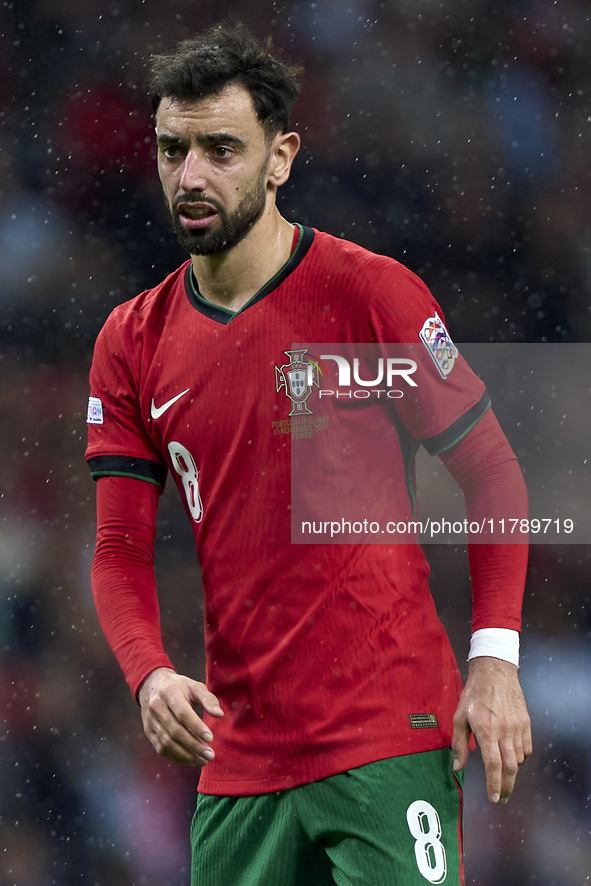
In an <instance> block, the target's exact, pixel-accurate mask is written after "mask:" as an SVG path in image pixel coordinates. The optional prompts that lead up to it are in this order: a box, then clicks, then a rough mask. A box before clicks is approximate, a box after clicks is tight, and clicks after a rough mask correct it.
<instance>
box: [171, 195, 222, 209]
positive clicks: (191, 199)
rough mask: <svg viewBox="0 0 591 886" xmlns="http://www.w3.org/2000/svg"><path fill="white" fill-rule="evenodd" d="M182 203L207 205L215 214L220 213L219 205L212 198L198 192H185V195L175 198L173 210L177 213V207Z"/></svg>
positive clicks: (220, 207)
mask: <svg viewBox="0 0 591 886" xmlns="http://www.w3.org/2000/svg"><path fill="white" fill-rule="evenodd" d="M183 203H207V205H208V206H212V207H213V208H214V209H215V210H216V211H217V212H221V211H222V206H221V204H220V203H219V202H218V201H217V200H216V199H215V198H214V197H208V196H207V195H206V194H202V193H201V192H199V191H187V193H186V194H182V195H181V196H180V197H177V199H176V200H175V201H174V203H173V209H176V210H177V211H178V208H179V206H181V205H182V204H183Z"/></svg>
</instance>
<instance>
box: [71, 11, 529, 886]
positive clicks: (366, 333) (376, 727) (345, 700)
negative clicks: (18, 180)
mask: <svg viewBox="0 0 591 886" xmlns="http://www.w3.org/2000/svg"><path fill="white" fill-rule="evenodd" d="M297 73H298V72H297V69H295V68H292V67H290V66H288V65H286V64H284V63H283V62H281V61H279V60H278V59H276V58H274V57H273V56H272V55H270V54H269V52H268V50H267V49H266V48H264V47H261V46H259V45H257V43H256V42H255V41H254V40H253V38H252V37H251V36H250V35H249V34H248V33H247V32H246V30H245V29H244V28H242V27H236V28H234V29H227V28H224V27H219V28H216V29H213V30H212V31H209V32H207V33H206V34H204V35H202V36H201V37H199V38H198V39H196V40H191V41H187V42H185V43H183V44H181V46H180V47H178V49H177V50H176V51H175V52H173V53H172V54H171V55H167V56H161V57H159V58H157V59H156V60H155V62H154V65H153V70H152V79H151V88H152V98H153V104H154V108H155V112H156V133H157V143H158V170H159V175H160V180H161V182H162V187H163V190H164V196H165V199H166V203H167V206H168V208H169V211H170V215H171V219H172V224H173V227H174V229H175V232H176V234H177V236H178V239H179V241H180V242H181V244H182V245H183V247H185V248H186V249H187V251H188V252H189V254H190V256H191V259H190V261H188V262H186V263H185V264H184V265H183V266H182V267H181V268H180V269H178V270H177V271H175V272H174V273H173V274H171V275H170V276H169V277H168V278H167V279H166V280H165V281H164V282H163V283H162V284H161V285H160V286H158V287H156V288H155V289H153V290H151V291H149V292H145V293H142V294H141V295H140V296H138V297H137V298H136V299H133V300H132V301H131V302H128V303H126V304H124V305H121V306H119V307H118V308H116V309H115V311H114V312H113V314H112V315H111V317H110V318H109V320H108V321H107V323H106V325H105V327H104V329H103V331H102V332H101V335H100V336H99V338H98V340H97V344H96V348H95V355H94V361H93V368H92V371H91V398H90V401H89V419H88V421H89V446H88V451H87V458H88V461H89V464H90V467H91V471H92V474H93V476H94V477H95V479H97V480H98V484H97V508H98V536H97V549H96V555H95V560H94V565H93V591H94V596H95V601H96V605H97V610H98V613H99V617H100V619H101V623H102V626H103V629H104V631H105V634H106V636H107V639H108V640H109V643H110V644H111V646H112V648H113V650H114V652H115V654H116V655H117V657H118V660H119V662H120V664H121V666H122V668H123V670H124V673H125V675H126V678H127V680H128V682H129V685H130V688H131V690H132V692H133V694H134V695H135V696H136V697H137V698H138V700H139V703H140V705H141V711H142V720H143V724H144V729H145V732H146V735H147V736H148V738H149V739H150V741H151V742H152V744H153V745H154V747H155V748H156V750H157V751H158V752H159V753H161V754H163V755H164V756H166V757H168V758H169V759H171V760H176V761H177V762H179V763H185V764H187V765H196V766H202V767H204V768H203V771H202V774H201V778H200V783H199V797H198V805H197V811H196V814H195V817H194V820H193V828H192V847H193V866H192V883H193V886H197V884H199V886H204V884H213V883H215V884H219V883H228V884H229V883H232V884H245V886H246V884H248V886H251V884H292V883H293V884H301V883H306V884H308V883H319V884H320V883H332V882H338V883H342V884H362V883H363V884H365V883H367V884H370V883H371V884H372V886H373V884H379V883H388V884H392V883H399V884H404V886H408V884H415V883H416V884H419V883H425V882H431V883H442V882H446V883H454V884H456V883H460V882H463V875H462V861H461V776H462V772H461V771H462V770H463V768H464V766H465V763H466V760H467V757H468V750H469V741H470V735H471V733H474V735H475V736H476V739H477V741H478V743H479V745H480V747H481V751H482V755H483V758H484V763H485V767H486V774H487V789H488V793H489V797H490V798H491V800H492V801H493V802H504V801H506V800H507V799H508V797H509V795H510V793H511V791H512V788H513V783H514V780H515V775H516V772H517V768H518V765H519V764H521V763H522V762H523V761H524V760H525V758H526V757H527V756H528V755H529V753H530V752H531V737H530V731H529V720H528V716H527V711H526V708H525V703H524V701H523V696H522V694H521V690H520V688H519V683H518V679H517V655H518V634H517V631H518V630H519V626H520V622H519V619H520V608H521V600H522V595H523V584H524V577H525V568H526V557H527V555H526V552H525V548H524V547H523V546H510V545H500V546H499V545H477V544H473V545H471V546H470V550H469V556H470V563H471V570H472V580H473V593H474V620H473V628H474V635H473V642H472V648H471V661H470V666H469V668H470V670H469V676H468V681H467V684H466V687H465V688H464V690H463V691H462V690H461V684H460V680H459V675H458V671H457V667H456V665H455V662H454V660H453V655H452V653H451V649H450V647H449V642H448V640H447V637H446V635H445V632H444V630H443V628H442V626H441V624H440V622H439V621H438V619H437V616H436V613H435V609H434V605H433V601H432V599H431V597H430V594H429V591H428V588H427V575H428V568H427V565H426V562H425V559H424V556H423V553H422V551H421V549H420V547H419V546H418V545H416V544H391V545H385V544H384V545H382V544H380V545H372V544H358V545H355V544H343V545H329V544H323V545H315V544H303V545H302V544H297V545H292V544H291V536H290V491H291V490H290V450H291V443H292V441H291V434H290V433H287V434H283V433H278V430H282V429H284V428H285V427H287V428H288V430H289V428H290V427H291V429H292V432H293V429H294V427H295V424H294V422H295V418H294V419H290V418H289V416H290V414H295V413H294V412H293V410H297V404H296V400H297V398H298V396H300V395H299V394H296V393H294V392H295V391H296V386H294V385H292V387H291V388H290V387H289V385H290V384H291V382H289V381H287V380H286V375H285V374H284V375H281V372H282V371H285V372H286V373H287V372H289V371H291V370H289V369H285V366H281V365H280V364H281V363H285V360H286V355H288V356H290V355H291V357H290V359H291V363H289V364H288V365H292V364H294V361H295V364H296V365H303V366H304V368H306V366H307V365H310V364H309V362H307V358H306V357H305V354H304V353H300V354H299V355H297V354H296V355H295V356H294V353H295V352H294V351H293V349H292V343H293V342H306V341H308V342H335V341H337V342H339V341H341V342H369V343H372V342H374V343H388V342H400V343H413V342H414V343H416V342H420V341H421V339H420V338H419V333H420V332H421V331H423V339H422V340H423V343H424V344H425V335H426V333H425V330H428V329H429V328H431V327H433V324H435V325H436V326H437V335H438V336H439V337H440V338H441V337H443V340H444V343H447V344H448V345H449V347H450V348H451V347H452V345H451V340H450V339H449V337H448V335H447V331H446V330H445V327H444V326H443V322H442V320H441V316H442V315H441V311H440V308H439V307H438V305H437V304H436V302H435V301H434V299H433V297H432V296H431V294H430V293H429V292H428V290H427V289H426V288H425V287H424V286H423V284H422V283H421V282H420V281H419V280H418V279H417V278H416V277H414V275H413V274H411V272H410V271H408V270H407V269H405V268H404V267H403V266H402V265H400V264H398V263H397V262H395V261H393V260H392V259H389V258H386V257H383V256H376V255H373V254H371V253H368V252H367V251H365V250H363V249H361V248H359V247H357V246H355V245H353V244H351V243H347V242H345V241H340V240H337V239H335V238H333V237H330V236H329V235H327V234H322V233H320V232H317V231H313V230H311V229H308V228H303V227H301V226H299V225H295V226H294V225H292V224H290V223H289V222H287V221H286V220H285V219H284V218H282V217H281V215H280V214H279V212H278V210H277V207H276V205H275V198H276V193H277V189H278V188H279V187H280V186H281V185H282V184H283V183H284V182H285V181H286V180H287V178H288V176H289V172H290V168H291V163H292V161H293V159H294V157H295V155H296V153H297V150H298V147H299V137H298V135H297V134H296V133H295V132H292V131H290V129H289V109H290V107H291V104H292V103H293V101H294V100H295V98H296V96H297V93H298V86H297ZM425 347H427V344H425ZM290 349H291V350H290ZM430 356H431V357H433V360H431V361H430V365H431V369H432V371H431V372H430V373H428V372H427V371H426V370H425V369H424V367H422V368H421V372H422V382H424V384H423V386H422V390H423V391H424V397H425V398H426V402H427V403H428V405H427V406H422V405H421V401H420V399H419V401H418V402H417V401H416V400H415V401H413V406H412V408H411V407H409V406H403V405H399V404H397V405H396V410H397V413H396V416H395V415H394V411H393V410H392V411H391V412H388V413H387V414H388V415H390V417H391V424H392V426H396V427H397V428H399V433H397V434H395V435H394V436H395V438H396V441H395V443H394V444H393V451H392V458H393V463H394V464H395V465H398V468H397V471H398V474H399V475H400V477H399V496H400V497H401V498H404V497H405V496H408V494H409V493H408V491H407V487H406V482H407V479H408V477H409V476H410V475H409V474H408V472H407V467H408V465H406V464H405V462H404V459H403V449H404V445H403V442H402V441H403V440H404V439H406V437H405V435H407V436H408V432H409V430H410V431H411V432H412V435H413V437H414V438H415V439H418V440H421V441H422V442H423V443H424V444H425V445H426V446H427V448H429V449H430V451H433V452H439V454H440V456H441V457H442V459H443V460H444V461H445V463H446V465H447V466H448V468H449V469H450V470H451V472H452V473H453V475H454V476H455V477H456V479H457V480H458V482H460V484H461V485H462V488H463V490H464V493H465V495H466V500H467V505H468V513H469V515H474V516H485V515H487V514H490V513H493V514H494V513H497V512H498V511H499V507H501V503H502V502H503V501H504V500H505V499H506V497H507V495H508V494H509V493H510V494H511V501H512V503H513V505H514V506H515V508H517V510H518V512H519V513H520V514H521V513H523V509H524V507H525V498H526V496H525V490H524V487H523V480H522V478H521V473H520V471H519V468H518V466H517V464H516V461H515V458H514V456H513V454H512V452H511V450H510V448H509V446H508V444H507V442H506V440H505V439H504V437H503V435H502V432H501V431H500V429H499V427H498V424H497V423H496V420H495V419H494V416H493V415H492V412H491V410H490V409H489V408H488V407H489V401H488V399H487V397H486V394H485V392H484V390H483V386H482V383H481V382H480V381H479V380H478V379H476V377H475V376H473V375H472V373H471V372H470V370H469V369H468V368H467V367H466V365H465V363H463V362H462V361H461V358H458V359H457V360H456V361H455V365H454V366H453V368H451V369H450V366H447V367H443V365H442V364H441V362H440V363H439V364H438V363H437V360H440V358H439V357H437V356H435V357H434V356H433V354H431V355H430ZM298 360H300V361H303V362H301V363H298V362H297V361H298ZM306 371H307V370H306ZM277 373H279V375H277ZM294 378H295V377H292V382H293V379H294ZM282 379H283V382H282ZM294 384H295V383H294ZM288 388H289V390H288ZM298 390H299V389H298ZM442 391H443V392H444V393H445V398H444V399H445V408H441V409H440V408H439V407H438V406H437V403H438V401H439V400H440V399H441V397H442V396H443V395H442V394H441V392H442ZM440 395H441V396H440ZM379 408H380V410H381V411H382V412H383V409H382V406H381V405H380V407H379ZM368 414H369V413H368ZM289 422H291V425H290V424H289ZM167 470H170V472H171V474H172V476H173V477H174V479H175V481H176V483H177V486H178V488H179V491H180V493H181V496H182V498H183V501H184V503H185V507H186V510H187V513H188V516H189V518H190V520H191V522H192V525H193V529H194V532H195V538H196V543H197V552H198V556H199V560H200V563H201V567H202V572H203V585H204V611H205V648H206V665H207V673H206V680H205V683H201V682H197V681H195V680H193V679H191V678H190V677H188V676H184V675H181V674H177V673H176V672H175V670H174V666H173V664H172V662H171V661H170V659H169V658H168V656H167V655H166V653H165V652H164V650H163V647H162V641H161V637H160V629H159V616H158V603H157V597H156V589H155V582H154V573H153V539H154V532H155V528H154V527H155V514H156V508H157V502H158V497H159V494H160V491H161V489H162V486H163V484H164V480H165V476H166V472H167ZM460 693H461V697H460ZM458 699H459V704H458ZM198 706H201V707H202V708H203V710H204V717H203V719H202V718H201V717H199V716H198V714H197V713H196V711H195V707H198ZM456 709H457V710H456ZM454 711H456V713H455V716H454ZM452 721H453V722H452ZM452 748H453V751H452Z"/></svg>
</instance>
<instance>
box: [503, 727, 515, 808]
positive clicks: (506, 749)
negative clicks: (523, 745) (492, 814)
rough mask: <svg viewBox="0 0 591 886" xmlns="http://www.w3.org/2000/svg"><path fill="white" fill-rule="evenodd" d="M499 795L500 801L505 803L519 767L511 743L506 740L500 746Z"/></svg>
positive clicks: (511, 790)
mask: <svg viewBox="0 0 591 886" xmlns="http://www.w3.org/2000/svg"><path fill="white" fill-rule="evenodd" d="M501 759H502V764H503V765H502V770H501V796H500V802H501V803H506V802H507V800H508V799H509V797H510V796H511V794H512V792H513V788H514V786H515V779H516V777H517V772H518V769H519V756H518V754H517V753H516V751H515V748H514V746H513V744H512V743H510V742H507V743H505V744H504V745H502V746H501Z"/></svg>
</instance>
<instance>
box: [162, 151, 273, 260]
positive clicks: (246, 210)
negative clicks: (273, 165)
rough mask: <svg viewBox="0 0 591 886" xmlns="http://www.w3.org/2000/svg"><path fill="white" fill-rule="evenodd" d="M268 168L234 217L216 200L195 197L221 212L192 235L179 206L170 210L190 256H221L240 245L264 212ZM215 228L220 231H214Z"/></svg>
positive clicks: (187, 195) (260, 175)
mask: <svg viewBox="0 0 591 886" xmlns="http://www.w3.org/2000/svg"><path fill="white" fill-rule="evenodd" d="M266 168H267V164H266V163H265V164H264V165H263V167H262V168H261V171H260V172H259V175H258V177H257V179H256V181H255V182H254V183H253V185H252V187H251V188H250V190H249V191H248V192H247V193H246V194H245V195H244V197H243V198H242V200H241V201H240V203H239V204H238V206H237V207H236V209H235V210H234V211H233V212H231V213H229V212H226V210H225V209H224V208H223V206H221V205H220V204H219V203H218V201H217V200H212V199H210V198H209V197H205V196H204V195H202V194H199V195H195V197H194V199H195V200H200V201H204V202H206V203H208V204H209V205H210V206H212V207H213V208H214V209H215V210H216V212H217V216H216V220H215V221H214V222H212V224H211V225H210V226H209V227H207V228H203V229H202V230H197V231H188V230H187V229H186V228H185V227H184V225H183V224H182V222H181V220H180V214H179V211H178V209H177V208H176V206H175V207H174V208H171V207H170V206H169V207H168V211H169V214H170V218H171V221H172V227H173V230H174V233H175V234H176V237H177V240H178V241H179V244H180V246H181V248H182V249H184V250H186V251H187V252H188V253H189V255H220V254H221V253H222V252H227V251H228V250H230V249H232V247H234V246H236V245H237V244H238V243H240V241H241V240H243V239H244V237H246V235H247V234H248V233H249V231H250V230H251V229H252V227H253V225H255V224H256V222H257V221H258V220H259V218H260V217H261V215H262V214H263V212H264V209H265V205H266ZM191 196H192V195H190V194H185V195H183V200H187V199H188V198H190V197H191ZM211 227H215V228H216V229H215V230H210V228H211Z"/></svg>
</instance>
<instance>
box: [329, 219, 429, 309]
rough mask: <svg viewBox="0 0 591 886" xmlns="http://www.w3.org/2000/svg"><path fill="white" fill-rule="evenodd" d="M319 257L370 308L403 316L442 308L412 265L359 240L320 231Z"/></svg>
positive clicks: (337, 278)
mask: <svg viewBox="0 0 591 886" xmlns="http://www.w3.org/2000/svg"><path fill="white" fill-rule="evenodd" d="M315 233H316V237H315V245H316V247H317V248H316V255H317V259H318V260H321V261H322V262H323V263H324V264H325V266H326V267H327V269H328V268H330V269H331V272H332V274H333V275H334V278H335V280H338V281H339V282H340V283H341V284H342V285H343V286H346V288H347V292H348V293H349V294H350V295H351V296H355V295H357V296H358V297H360V298H361V299H362V300H363V303H364V304H365V306H366V307H367V309H368V310H369V311H370V312H372V311H377V312H378V313H381V312H382V311H385V312H387V313H388V314H389V315H390V316H392V315H393V314H394V315H396V316H400V317H408V316H415V315H416V317H417V319H418V318H419V317H421V316H423V317H424V318H426V317H427V316H429V315H430V314H433V313H434V312H439V314H441V308H440V307H439V305H438V304H437V301H436V300H435V298H434V297H433V295H432V294H431V292H430V290H429V288H428V287H427V285H426V284H425V283H424V282H423V281H422V280H421V278H420V277H418V276H417V275H416V274H415V273H413V271H411V270H410V268H408V267H406V265H404V264H402V262H400V261H397V260H396V259H395V258H392V257H390V256H387V255H378V254H377V253H375V252H370V250H369V249H365V248H364V247H362V246H358V245H357V244H356V243H352V242H351V241H349V240H343V239H340V238H339V237H334V236H332V235H331V234H326V233H324V232H322V231H316V232H315Z"/></svg>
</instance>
